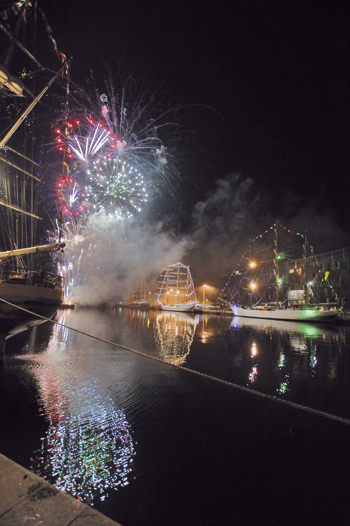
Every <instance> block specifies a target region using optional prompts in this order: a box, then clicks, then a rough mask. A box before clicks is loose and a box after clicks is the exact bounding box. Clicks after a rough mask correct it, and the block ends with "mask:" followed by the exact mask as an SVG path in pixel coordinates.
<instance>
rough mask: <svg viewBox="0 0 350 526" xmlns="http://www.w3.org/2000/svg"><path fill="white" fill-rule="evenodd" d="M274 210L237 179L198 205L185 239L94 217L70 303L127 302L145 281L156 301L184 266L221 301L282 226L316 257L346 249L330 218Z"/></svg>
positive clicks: (288, 203)
mask: <svg viewBox="0 0 350 526" xmlns="http://www.w3.org/2000/svg"><path fill="white" fill-rule="evenodd" d="M271 202H272V197H271V196H268V195H263V194H262V193H259V192H257V190H256V189H255V185H254V181H253V180H252V179H250V178H246V179H244V178H243V177H242V176H241V175H240V174H233V175H230V176H228V177H226V178H222V179H220V180H218V181H217V182H216V189H215V190H214V191H212V192H211V193H210V194H209V195H208V196H207V198H206V199H205V200H203V201H200V202H198V203H197V204H196V206H195V209H194V211H193V213H192V223H191V225H190V227H189V228H188V233H186V234H182V235H180V234H178V235H175V234H174V231H173V230H171V229H170V230H169V227H166V226H165V225H164V224H163V223H161V222H157V223H155V224H152V223H151V222H150V221H149V220H148V221H145V220H142V219H141V216H140V217H138V218H136V219H133V220H131V221H130V220H125V221H121V220H116V219H109V218H106V217H103V216H98V215H95V216H91V217H90V218H89V220H88V223H87V225H86V227H84V237H85V239H86V240H87V241H88V242H89V243H91V244H92V245H93V246H94V248H93V250H91V251H90V252H89V254H90V255H88V256H86V255H85V256H84V258H85V259H84V258H83V259H82V263H81V270H80V271H79V279H78V285H77V286H76V287H74V289H73V294H72V295H71V297H70V298H69V299H71V300H72V301H73V302H74V303H77V304H81V305H100V304H101V303H109V302H114V301H125V300H127V299H129V298H130V295H131V294H132V292H133V290H134V289H135V288H136V285H137V282H140V280H142V282H143V284H144V285H146V290H147V293H148V292H149V291H151V292H152V298H153V300H154V299H155V296H154V293H155V292H156V290H157V281H158V279H159V275H160V273H161V272H162V271H163V270H164V269H165V268H166V267H167V266H168V265H170V264H174V263H176V262H178V261H180V262H181V263H183V264H184V265H187V266H190V270H191V274H192V278H193V280H194V282H195V284H196V286H197V287H200V286H201V285H203V284H204V283H206V284H207V285H208V286H210V287H215V292H214V288H213V289H212V296H213V297H210V292H209V294H208V297H209V299H210V300H212V301H215V299H216V296H217V294H218V293H219V291H220V287H221V277H224V276H225V277H228V276H229V275H230V274H231V272H232V270H233V269H234V268H235V266H236V264H237V262H238V261H239V259H240V258H241V256H242V254H243V253H244V251H245V250H246V249H247V247H248V245H249V240H250V239H252V238H255V237H256V236H258V235H259V234H262V233H263V232H264V231H265V230H266V229H268V228H270V227H271V226H272V225H273V224H274V222H275V221H276V219H279V220H280V222H281V223H282V224H283V225H284V226H285V227H286V228H289V229H291V230H294V231H296V232H300V233H302V234H304V233H305V231H307V236H308V239H309V240H310V244H312V245H313V247H314V250H315V254H317V253H321V252H325V251H328V250H333V249H337V248H343V247H346V246H347V242H348V238H347V236H346V235H345V233H344V232H343V231H342V230H341V229H340V228H339V225H337V224H336V222H335V221H334V220H333V218H332V217H331V216H330V215H324V214H322V213H318V212H316V211H315V209H314V208H312V207H311V206H310V207H304V208H302V207H299V208H298V203H297V201H295V200H294V198H293V196H291V195H289V196H288V199H286V200H285V202H282V203H281V209H280V210H282V212H281V213H280V215H279V216H277V217H276V216H273V215H272V214H271V213H270V212H269V210H270V209H273V208H274V210H277V211H278V207H276V206H275V207H273V206H270V205H271ZM283 205H284V210H283ZM68 250H69V249H68Z"/></svg>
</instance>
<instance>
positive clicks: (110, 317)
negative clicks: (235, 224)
mask: <svg viewBox="0 0 350 526" xmlns="http://www.w3.org/2000/svg"><path fill="white" fill-rule="evenodd" d="M56 320H57V321H58V322H59V324H52V323H44V324H42V325H39V326H37V327H36V328H33V329H32V330H30V331H27V332H24V333H22V334H19V335H17V336H15V337H13V338H11V339H9V340H7V342H6V349H5V355H4V363H3V366H2V368H1V369H0V422H1V431H0V452H1V453H2V454H4V455H6V456H7V457H9V458H10V459H12V460H14V461H16V462H18V463H19V464H21V465H22V466H24V467H26V468H28V469H30V470H32V471H33V472H34V473H36V474H38V475H39V476H41V477H44V478H45V479H46V480H48V481H49V482H51V483H52V484H54V485H56V487H58V488H59V489H62V490H64V491H66V492H68V493H70V494H71V495H73V496H75V497H76V498H78V499H80V500H82V501H83V502H86V503H88V504H90V505H92V506H94V507H95V508H96V509H97V510H99V511H101V512H102V513H104V514H105V515H107V516H108V517H110V518H112V519H114V520H116V521H118V522H119V523H121V524H122V525H123V526H142V525H145V526H147V525H152V526H167V525H175V524H176V525H178V524H181V525H192V524H198V525H208V526H209V525H210V526H212V525H220V526H221V525H223V526H226V525H227V526H228V525H233V524H241V525H244V524H249V525H265V524H266V525H279V524H281V525H282V524H283V526H285V525H289V524H290V525H292V524H293V525H295V524H308V525H313V524H315V525H316V524H317V525H321V524H322V525H333V524H337V525H342V524H347V521H348V516H349V499H348V491H349V473H350V469H349V467H350V466H349V443H350V442H349V438H350V437H349V427H350V426H349V421H350V404H349V400H350V396H349V395H350V392H349V391H350V388H349V386H350V354H349V353H350V327H347V326H333V327H323V326H317V325H309V324H299V323H291V322H285V323H281V322H266V323H265V322H264V321H262V320H261V321H259V322H254V321H252V320H248V319H246V320H243V319H241V320H240V319H236V318H233V317H231V316H217V315H210V314H201V315H198V314H185V313H166V312H160V311H154V310H144V311H143V310H137V309H128V308H116V309H110V310H109V309H105V310H97V309H75V310H62V311H59V312H58V314H57V317H56ZM68 327H69V328H68ZM73 329H75V330H73ZM91 336H94V338H92V337H91ZM134 351H136V352H134Z"/></svg>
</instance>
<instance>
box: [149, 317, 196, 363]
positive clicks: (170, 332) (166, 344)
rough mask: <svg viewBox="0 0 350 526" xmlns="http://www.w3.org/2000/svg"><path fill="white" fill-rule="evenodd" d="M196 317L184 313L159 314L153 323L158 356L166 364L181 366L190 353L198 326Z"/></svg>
mask: <svg viewBox="0 0 350 526" xmlns="http://www.w3.org/2000/svg"><path fill="white" fill-rule="evenodd" d="M198 322H199V318H198V316H194V315H190V314H186V313H184V312H161V313H159V314H157V316H156V321H155V323H154V335H155V341H156V343H157V346H158V349H159V354H160V355H161V357H162V358H163V359H164V360H165V361H166V362H168V363H171V364H173V365H181V364H183V363H184V362H185V360H186V356H187V355H188V353H189V352H190V347H191V344H192V342H193V338H194V335H195V332H196V327H197V325H198Z"/></svg>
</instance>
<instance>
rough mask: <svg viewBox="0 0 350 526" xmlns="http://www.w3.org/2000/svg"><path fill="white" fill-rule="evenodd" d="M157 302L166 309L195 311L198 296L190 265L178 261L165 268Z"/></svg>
mask: <svg viewBox="0 0 350 526" xmlns="http://www.w3.org/2000/svg"><path fill="white" fill-rule="evenodd" d="M157 303H158V304H159V305H160V307H161V309H162V310H164V311H169V312H194V310H195V309H196V307H197V297H196V290H195V286H194V283H193V280H192V276H191V272H190V267H186V266H185V265H183V264H182V263H179V262H178V263H175V264H173V265H169V266H168V267H167V268H166V269H165V271H164V272H163V273H162V274H161V281H160V286H159V292H158V295H157Z"/></svg>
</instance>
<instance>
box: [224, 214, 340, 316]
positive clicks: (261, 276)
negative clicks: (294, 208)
mask: <svg viewBox="0 0 350 526" xmlns="http://www.w3.org/2000/svg"><path fill="white" fill-rule="evenodd" d="M290 235H291V236H292V237H293V236H294V238H296V239H295V241H296V243H292V242H291V240H290V239H289V236H290ZM271 236H272V239H271ZM287 238H288V241H287ZM312 252H313V248H312V247H311V246H310V245H309V243H308V240H307V237H306V234H299V233H294V232H293V231H291V230H289V229H287V228H285V227H284V226H283V225H281V224H280V223H279V222H278V221H276V223H275V224H274V225H273V226H272V227H270V229H268V230H267V231H265V232H264V234H262V235H259V236H257V237H256V238H255V239H253V240H251V242H250V244H249V248H248V249H247V250H246V252H245V254H244V256H242V258H241V260H240V262H239V264H238V267H237V269H235V271H234V272H233V273H232V275H231V278H230V280H229V282H230V283H231V287H230V288H231V309H232V311H233V314H234V317H241V318H253V319H261V320H280V321H289V322H290V321H294V322H308V323H310V322H311V323H331V322H333V321H335V320H336V318H337V317H338V316H339V309H338V308H337V304H336V302H334V303H322V302H320V301H318V300H317V298H316V297H315V296H314V295H313V294H312V290H313V289H312V283H313V281H314V280H315V279H324V273H322V272H320V273H319V275H318V276H313V277H312V279H311V281H309V276H308V261H309V257H310V253H312ZM301 261H302V262H303V263H302V265H301V264H300V262H301ZM227 285H228V284H227Z"/></svg>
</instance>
